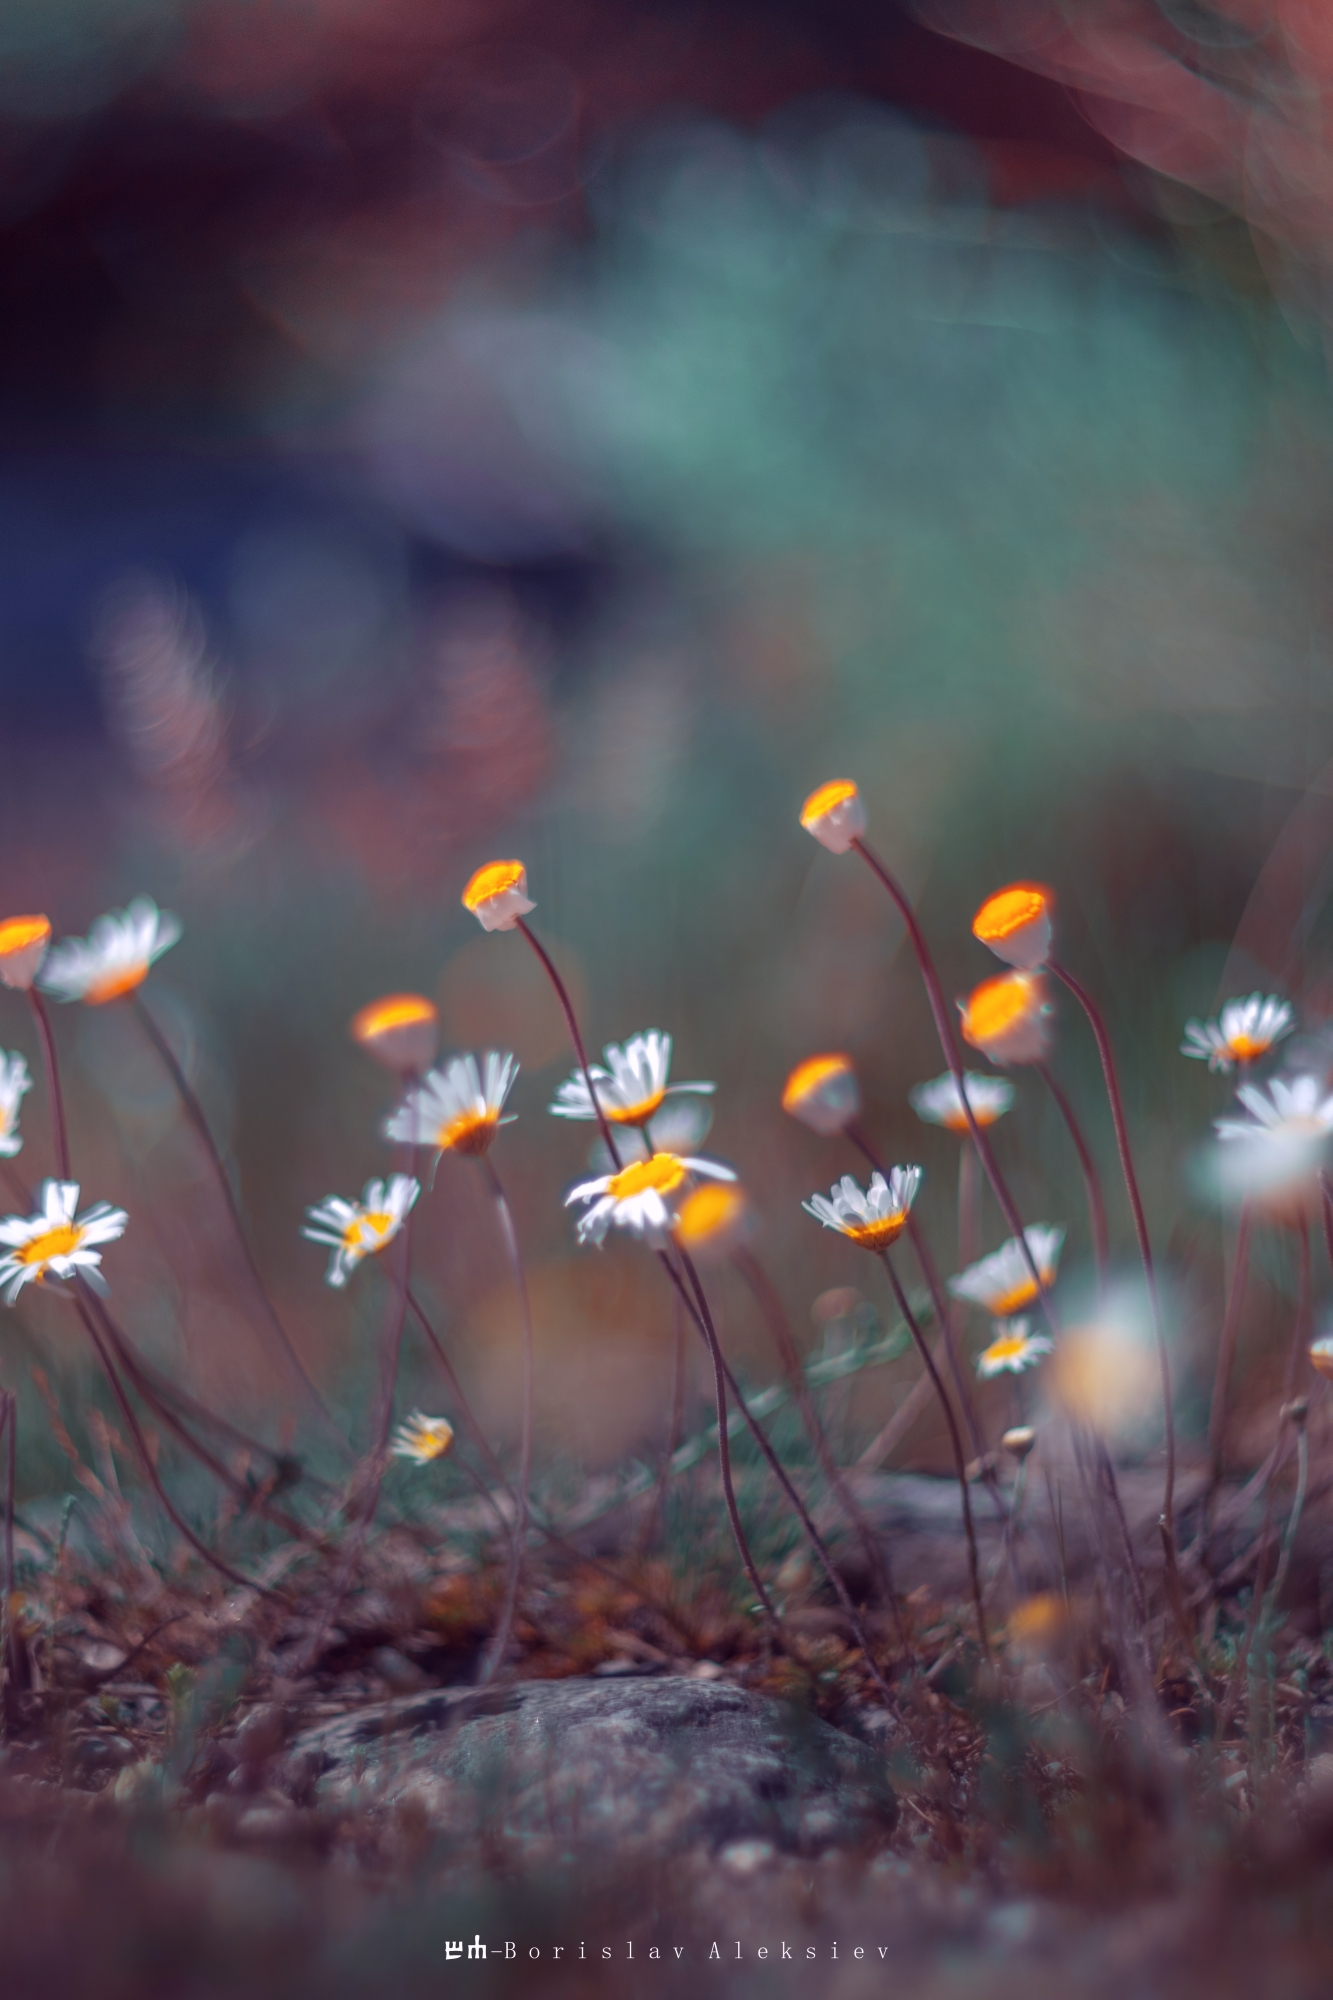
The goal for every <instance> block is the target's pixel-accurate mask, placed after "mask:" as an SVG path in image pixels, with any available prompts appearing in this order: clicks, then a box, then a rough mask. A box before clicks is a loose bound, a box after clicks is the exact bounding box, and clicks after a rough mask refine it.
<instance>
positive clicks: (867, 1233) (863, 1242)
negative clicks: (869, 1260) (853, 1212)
mask: <svg viewBox="0 0 1333 2000" xmlns="http://www.w3.org/2000/svg"><path fill="white" fill-rule="evenodd" d="M906 1226H907V1216H906V1214H905V1213H902V1212H900V1213H898V1214H897V1215H883V1216H880V1217H879V1218H878V1220H876V1221H875V1222H844V1224H843V1225H842V1230H843V1235H844V1236H849V1237H850V1238H851V1240H852V1242H853V1243H859V1244H860V1246H861V1248H862V1249H863V1250H884V1249H887V1247H888V1245H889V1244H890V1243H893V1242H895V1241H896V1240H897V1238H898V1237H900V1236H901V1235H902V1233H903V1230H904V1229H905V1228H906Z"/></svg>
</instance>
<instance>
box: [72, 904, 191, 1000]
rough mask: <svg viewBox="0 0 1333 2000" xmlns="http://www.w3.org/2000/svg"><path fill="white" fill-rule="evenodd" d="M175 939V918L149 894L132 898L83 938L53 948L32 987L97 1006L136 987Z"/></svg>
mask: <svg viewBox="0 0 1333 2000" xmlns="http://www.w3.org/2000/svg"><path fill="white" fill-rule="evenodd" d="M180 935H181V921H180V918H179V917H173V916H172V915H171V913H170V911H169V910H159V909H158V907H157V904H156V903H155V902H154V901H153V899H152V897H151V896H136V897H135V898H134V900H133V902H132V903H130V904H128V905H127V907H126V908H125V909H123V910H112V911H110V912H109V913H108V915H106V916H104V917H99V918H98V919H97V921H96V923H95V924H94V925H93V926H92V928H91V930H90V931H89V932H88V935H87V937H86V938H62V939H61V941H60V943H59V944H57V945H53V946H52V947H51V949H50V951H49V952H48V953H47V955H46V959H45V962H44V964H43V966H42V969H41V972H40V974H39V975H38V980H37V984H38V985H39V986H40V987H41V989H42V991H43V992H44V993H52V994H54V995H55V997H56V999H57V1000H83V1001H85V1002H86V1003H87V1005H88V1006H90V1007H101V1006H103V1005H104V1004H105V1003H106V1001H108V1000H119V999H120V998H121V996H122V995H123V994H125V993H132V992H133V991H134V989H135V988H136V987H137V986H141V985H142V984H143V982H144V980H145V979H146V978H147V976H148V968H149V967H150V966H151V965H152V964H153V963H154V961H155V960H157V959H159V958H161V956H162V954H163V952H164V951H170V949H171V947H172V945H173V944H175V943H176V941H177V939H178V938H179V937H180Z"/></svg>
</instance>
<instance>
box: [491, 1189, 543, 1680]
mask: <svg viewBox="0 0 1333 2000" xmlns="http://www.w3.org/2000/svg"><path fill="white" fill-rule="evenodd" d="M482 1165H483V1167H484V1169H485V1172H486V1178H487V1180H488V1182H489V1183H490V1190H491V1197H492V1199H493V1201H494V1202H495V1209H496V1214H497V1215H498V1216H499V1219H500V1233H501V1235H502V1236H503V1237H504V1240H505V1249H506V1251H507V1253H508V1256H509V1263H510V1267H511V1269H512V1271H513V1276H514V1286H515V1289H516V1290H517V1292H518V1309H519V1316H520V1318H521V1320H522V1325H523V1432H522V1442H521V1444H520V1447H519V1464H518V1494H517V1506H516V1509H515V1514H514V1533H513V1537H512V1542H511V1552H510V1558H509V1576H508V1579H507V1582H506V1585H505V1601H504V1610H503V1611H502V1613H501V1615H500V1624H499V1627H498V1629H497V1631H496V1634H495V1639H494V1641H493V1643H492V1645H491V1648H490V1652H489V1655H488V1657H487V1659H486V1660H485V1662H484V1664H483V1666H482V1670H481V1673H480V1675H479V1676H478V1685H479V1686H482V1687H484V1686H485V1685H486V1683H487V1682H488V1681H489V1680H491V1679H492V1678H493V1677H494V1675H495V1674H496V1672H497V1671H498V1670H499V1668H500V1667H502V1666H503V1665H504V1661H505V1656H506V1654H507V1653H508V1651H509V1641H510V1638H511V1636H512V1634H513V1630H514V1618H515V1615H516V1613H517V1611H518V1593H519V1588H520V1585H521V1583H522V1579H523V1552H524V1549H525V1548H526V1546H527V1539H528V1504H529V1503H528V1496H529V1493H530V1491H531V1487H532V1404H533V1394H532V1391H533V1348H532V1304H531V1301H530V1300H529V1298H528V1280H527V1275H526V1273H525V1271H524V1269H523V1257H522V1253H521V1251H520V1250H519V1247H518V1231H517V1230H516V1229H515V1227H514V1215H513V1210H512V1209H511V1208H510V1206H509V1202H508V1199H507V1198H506V1195H505V1191H504V1187H503V1185H502V1184H501V1181H500V1176H499V1175H498V1174H497V1173H496V1171H495V1167H494V1165H493V1163H492V1161H491V1158H490V1155H489V1154H485V1155H483V1158H482Z"/></svg>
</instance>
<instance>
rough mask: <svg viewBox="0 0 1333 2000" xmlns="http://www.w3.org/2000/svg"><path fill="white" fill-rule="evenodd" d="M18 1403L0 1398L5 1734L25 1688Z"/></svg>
mask: <svg viewBox="0 0 1333 2000" xmlns="http://www.w3.org/2000/svg"><path fill="white" fill-rule="evenodd" d="M18 1426H19V1399H18V1397H17V1396H16V1395H15V1393H14V1391H13V1390H12V1389H9V1390H6V1391H5V1393H4V1394H3V1396H0V1439H4V1440H5V1442H6V1443H7V1445H8V1452H7V1456H6V1464H5V1574H4V1589H5V1601H4V1605H3V1606H2V1607H0V1634H3V1638H4V1659H5V1688H4V1700H3V1705H2V1707H0V1726H2V1727H3V1728H4V1729H5V1730H6V1731H7V1729H8V1725H9V1723H10V1722H11V1721H13V1720H14V1719H15V1710H16V1707H17V1702H16V1697H17V1695H18V1692H19V1689H20V1688H21V1687H22V1685H23V1642H22V1640H21V1639H20V1638H19V1635H18V1631H17V1629H16V1627H15V1622H14V1478H15V1472H16V1469H17V1465H18V1449H19V1439H18Z"/></svg>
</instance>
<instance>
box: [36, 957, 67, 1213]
mask: <svg viewBox="0 0 1333 2000" xmlns="http://www.w3.org/2000/svg"><path fill="white" fill-rule="evenodd" d="M28 1001H29V1004H30V1005H31V1007H32V1018H33V1020H34V1021H35V1022H36V1023H37V1039H38V1040H39V1042H40V1043H41V1045H42V1066H43V1068H44V1069H45V1071H46V1100H47V1105H48V1107H49V1109H50V1113H51V1139H52V1143H53V1144H54V1147H55V1155H56V1174H57V1176H58V1177H59V1179H61V1180H62V1181H68V1180H72V1179H73V1178H74V1177H73V1175H72V1174H71V1172H70V1167H69V1128H68V1126H67V1125H66V1123H65V1099H64V1095H63V1093H62V1091H61V1088H60V1068H59V1065H58V1063H57V1062H56V1040H55V1036H54V1035H53V1034H52V1032H51V1016H50V1014H49V1013H48V1012H47V1009H46V1002H45V1000H43V998H42V996H41V994H40V993H39V992H38V991H37V988H36V987H35V986H30V987H29V988H28Z"/></svg>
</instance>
